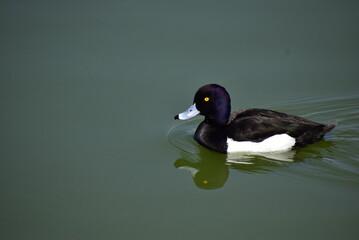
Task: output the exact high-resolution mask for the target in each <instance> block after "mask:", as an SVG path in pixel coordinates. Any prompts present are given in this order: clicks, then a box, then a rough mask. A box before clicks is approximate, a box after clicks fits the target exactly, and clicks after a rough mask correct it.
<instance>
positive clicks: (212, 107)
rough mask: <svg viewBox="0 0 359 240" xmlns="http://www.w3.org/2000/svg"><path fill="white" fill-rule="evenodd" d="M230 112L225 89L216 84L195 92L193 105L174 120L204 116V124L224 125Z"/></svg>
mask: <svg viewBox="0 0 359 240" xmlns="http://www.w3.org/2000/svg"><path fill="white" fill-rule="evenodd" d="M230 112H231V99H230V97H229V94H228V92H227V91H226V89H225V88H224V87H222V86H220V85H218V84H208V85H204V86H203V87H201V88H200V89H198V90H197V92H196V94H195V96H194V100H193V105H192V106H191V107H190V108H189V109H188V110H187V111H185V112H183V113H180V114H178V115H177V116H175V119H181V120H185V119H189V118H192V117H194V116H196V115H198V114H200V115H203V116H205V122H207V123H209V124H214V125H224V124H226V123H227V122H228V119H229V115H230Z"/></svg>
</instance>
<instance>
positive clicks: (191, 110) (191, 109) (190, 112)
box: [175, 104, 200, 120]
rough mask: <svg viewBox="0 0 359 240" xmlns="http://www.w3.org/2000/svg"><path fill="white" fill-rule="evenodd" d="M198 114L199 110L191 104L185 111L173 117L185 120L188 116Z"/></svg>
mask: <svg viewBox="0 0 359 240" xmlns="http://www.w3.org/2000/svg"><path fill="white" fill-rule="evenodd" d="M198 114H200V112H199V111H198V109H197V108H196V104H193V105H192V106H190V107H189V108H188V109H187V110H186V111H184V112H183V113H180V114H178V115H177V116H176V117H175V119H179V120H187V119H190V118H193V117H195V116H197V115H198Z"/></svg>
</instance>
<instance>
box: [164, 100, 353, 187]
mask: <svg viewBox="0 0 359 240" xmlns="http://www.w3.org/2000/svg"><path fill="white" fill-rule="evenodd" d="M261 107H263V108H268V109H273V110H277V111H282V112H285V113H288V114H293V115H298V116H302V117H305V118H308V119H310V120H313V121H316V122H321V123H332V122H337V123H338V126H337V127H336V128H335V129H334V130H333V131H332V132H330V133H329V134H327V135H326V136H325V138H324V140H322V141H320V142H318V143H315V144H312V145H310V146H307V147H304V148H301V149H297V150H292V151H289V152H284V153H271V154H269V153H268V154H260V155H259V154H256V155H253V154H231V155H226V154H220V153H215V152H213V151H210V150H208V149H206V148H204V147H202V146H200V145H199V144H198V143H197V142H196V141H195V140H194V139H193V135H194V133H195V130H196V128H197V126H198V124H199V123H200V122H201V121H202V119H199V118H197V119H195V120H191V121H186V122H181V123H180V124H178V125H176V126H174V127H173V128H172V129H170V130H169V132H168V142H169V143H170V144H171V145H172V146H173V147H175V148H176V149H177V150H178V151H179V153H180V155H181V158H179V159H177V160H176V161H175V164H174V165H175V167H177V168H178V169H183V170H186V171H188V172H189V173H191V175H192V177H193V179H194V181H195V183H196V185H197V186H198V187H200V188H205V189H215V188H219V187H222V186H223V185H224V183H225V181H227V178H228V176H229V169H232V170H235V171H239V172H260V173H269V172H270V173H275V174H280V175H286V176H293V177H294V176H300V177H311V178H315V179H318V180H323V181H326V182H335V183H346V184H350V185H355V186H358V185H359V147H358V146H359V96H336V97H325V98H323V97H315V98H305V99H292V100H290V101H285V102H283V101H280V102H270V105H269V104H267V105H265V106H261Z"/></svg>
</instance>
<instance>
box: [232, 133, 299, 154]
mask: <svg viewBox="0 0 359 240" xmlns="http://www.w3.org/2000/svg"><path fill="white" fill-rule="evenodd" d="M227 144H228V148H227V152H228V153H232V152H251V153H253V152H279V151H287V150H290V149H291V148H292V147H293V146H294V144H295V138H293V137H291V136H289V135H288V134H285V133H284V134H277V135H274V136H271V137H269V138H267V139H264V140H263V141H262V142H250V141H241V142H237V141H234V140H233V139H231V138H227Z"/></svg>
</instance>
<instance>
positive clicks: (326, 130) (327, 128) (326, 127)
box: [323, 122, 338, 135]
mask: <svg viewBox="0 0 359 240" xmlns="http://www.w3.org/2000/svg"><path fill="white" fill-rule="evenodd" d="M337 125H338V123H336V122H335V123H330V124H327V125H325V127H324V128H323V135H324V134H326V133H327V132H330V131H332V130H333V128H335V127H336V126H337Z"/></svg>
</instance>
